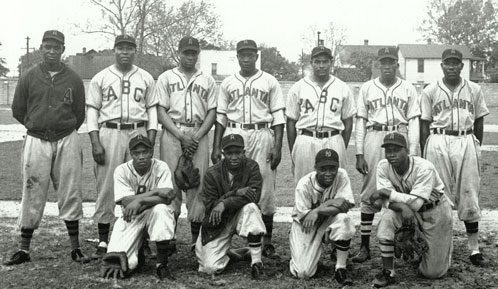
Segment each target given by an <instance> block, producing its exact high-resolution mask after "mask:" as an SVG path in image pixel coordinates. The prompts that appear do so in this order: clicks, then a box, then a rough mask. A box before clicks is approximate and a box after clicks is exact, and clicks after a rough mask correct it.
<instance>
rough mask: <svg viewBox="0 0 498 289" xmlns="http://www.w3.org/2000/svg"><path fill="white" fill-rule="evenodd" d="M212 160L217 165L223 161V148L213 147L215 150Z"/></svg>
mask: <svg viewBox="0 0 498 289" xmlns="http://www.w3.org/2000/svg"><path fill="white" fill-rule="evenodd" d="M211 161H212V162H213V165H215V164H217V163H218V162H219V161H221V149H220V148H213V152H212V153H211Z"/></svg>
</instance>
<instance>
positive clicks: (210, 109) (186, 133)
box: [155, 37, 216, 249]
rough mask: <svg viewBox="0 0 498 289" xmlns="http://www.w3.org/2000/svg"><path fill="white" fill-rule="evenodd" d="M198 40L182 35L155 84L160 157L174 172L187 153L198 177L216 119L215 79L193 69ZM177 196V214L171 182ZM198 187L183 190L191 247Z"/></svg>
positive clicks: (198, 212) (198, 211)
mask: <svg viewBox="0 0 498 289" xmlns="http://www.w3.org/2000/svg"><path fill="white" fill-rule="evenodd" d="M199 51H200V46H199V41H198V40H197V39H196V38H193V37H184V38H182V39H181V40H180V43H179V45H178V53H179V55H180V62H179V65H178V67H176V68H173V69H170V70H168V71H166V72H164V73H163V74H161V75H160V76H159V78H158V80H157V84H156V90H155V93H156V96H155V97H156V98H157V99H158V100H159V107H158V116H159V121H160V122H161V124H162V125H163V127H164V128H165V129H164V130H163V134H162V136H161V159H162V160H163V161H165V162H166V163H167V164H168V165H169V167H170V169H171V171H172V172H173V171H175V169H176V167H177V164H178V158H179V157H180V155H181V154H182V153H187V154H188V156H189V157H191V158H192V161H193V163H194V166H195V167H196V168H198V169H199V174H200V177H201V184H202V179H203V178H204V174H205V172H206V170H207V168H208V164H209V138H208V132H209V130H210V129H211V127H212V126H213V124H214V121H215V120H216V82H215V80H214V79H213V77H212V76H210V75H206V74H204V73H203V72H202V71H199V70H197V69H196V68H195V64H196V63H197V58H198V56H199ZM173 185H174V188H175V191H176V192H177V198H176V199H175V209H176V211H177V214H179V213H180V205H181V202H182V192H181V191H180V189H178V187H177V186H176V183H175V182H173ZM201 189H202V186H199V187H197V188H195V189H190V190H188V191H187V192H186V196H187V202H186V203H187V209H188V220H189V221H190V226H191V232H192V249H194V247H195V242H196V241H197V236H198V235H199V229H200V227H201V224H202V220H203V219H204V207H203V204H202V201H200V200H198V198H197V195H198V194H199V192H200V190H201Z"/></svg>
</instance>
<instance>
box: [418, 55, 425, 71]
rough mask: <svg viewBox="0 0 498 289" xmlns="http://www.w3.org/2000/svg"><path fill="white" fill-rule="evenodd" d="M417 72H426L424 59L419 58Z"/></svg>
mask: <svg viewBox="0 0 498 289" xmlns="http://www.w3.org/2000/svg"><path fill="white" fill-rule="evenodd" d="M417 64H418V65H417V71H418V72H424V59H423V58H419V59H418V61H417Z"/></svg>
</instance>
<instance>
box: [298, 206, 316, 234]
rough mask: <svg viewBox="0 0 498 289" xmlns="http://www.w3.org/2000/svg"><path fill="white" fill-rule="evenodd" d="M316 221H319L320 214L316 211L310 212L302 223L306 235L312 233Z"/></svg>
mask: <svg viewBox="0 0 498 289" xmlns="http://www.w3.org/2000/svg"><path fill="white" fill-rule="evenodd" d="M316 220H318V212H317V211H315V210H311V211H309V212H308V214H307V215H306V217H304V220H303V222H302V224H303V231H304V233H306V234H309V233H311V232H312V230H313V227H314V226H315V223H316Z"/></svg>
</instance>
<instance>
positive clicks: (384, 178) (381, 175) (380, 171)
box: [376, 160, 395, 190]
mask: <svg viewBox="0 0 498 289" xmlns="http://www.w3.org/2000/svg"><path fill="white" fill-rule="evenodd" d="M387 170H389V164H388V163H387V161H385V160H382V161H380V162H379V163H378V164H377V177H376V180H377V182H376V183H377V190H380V189H388V190H395V188H394V185H393V183H392V182H391V180H389V177H388V174H387Z"/></svg>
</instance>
